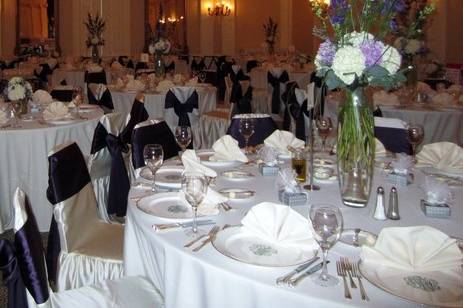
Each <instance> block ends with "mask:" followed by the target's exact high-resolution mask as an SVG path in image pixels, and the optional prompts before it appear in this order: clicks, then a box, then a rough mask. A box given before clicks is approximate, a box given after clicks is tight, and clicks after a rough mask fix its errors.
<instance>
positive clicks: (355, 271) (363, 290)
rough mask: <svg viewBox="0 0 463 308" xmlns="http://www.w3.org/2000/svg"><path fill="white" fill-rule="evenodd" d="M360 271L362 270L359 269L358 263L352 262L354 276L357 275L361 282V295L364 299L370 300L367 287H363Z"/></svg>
mask: <svg viewBox="0 0 463 308" xmlns="http://www.w3.org/2000/svg"><path fill="white" fill-rule="evenodd" d="M359 272H360V271H359V269H358V264H357V263H353V264H352V276H354V277H356V278H357V280H358V282H359V288H360V296H361V297H362V300H364V301H367V302H368V301H369V300H370V298H369V297H368V295H367V292H366V291H365V288H364V287H363V283H362V280H361V276H360V273H359Z"/></svg>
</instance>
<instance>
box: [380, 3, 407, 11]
mask: <svg viewBox="0 0 463 308" xmlns="http://www.w3.org/2000/svg"><path fill="white" fill-rule="evenodd" d="M404 10H405V3H404V1H403V0H384V3H383V9H382V11H381V13H382V14H386V13H388V12H391V11H392V12H393V13H400V12H403V11H404Z"/></svg>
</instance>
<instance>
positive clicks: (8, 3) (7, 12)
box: [0, 0, 16, 57]
mask: <svg viewBox="0 0 463 308" xmlns="http://www.w3.org/2000/svg"><path fill="white" fill-rule="evenodd" d="M0 1H1V2H2V11H1V14H0V19H1V20H0V32H1V33H2V34H1V40H2V43H1V47H2V49H1V52H0V54H2V55H3V56H6V57H9V56H13V54H14V48H15V45H16V0H0Z"/></svg>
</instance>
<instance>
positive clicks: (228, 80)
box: [223, 76, 233, 105]
mask: <svg viewBox="0 0 463 308" xmlns="http://www.w3.org/2000/svg"><path fill="white" fill-rule="evenodd" d="M232 88H233V82H232V80H231V78H230V76H225V96H224V99H223V102H224V104H225V105H229V104H230V103H231V94H232Z"/></svg>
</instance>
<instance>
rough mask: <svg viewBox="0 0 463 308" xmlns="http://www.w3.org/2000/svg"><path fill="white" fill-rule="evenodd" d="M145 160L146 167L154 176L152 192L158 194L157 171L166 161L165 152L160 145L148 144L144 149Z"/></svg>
mask: <svg viewBox="0 0 463 308" xmlns="http://www.w3.org/2000/svg"><path fill="white" fill-rule="evenodd" d="M143 158H144V159H145V165H147V166H148V168H149V169H150V170H151V173H152V174H153V186H152V188H151V190H152V191H153V192H156V171H158V169H159V168H160V167H161V166H162V162H163V160H164V151H163V150H162V146H161V145H160V144H147V145H145V147H144V148H143Z"/></svg>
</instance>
